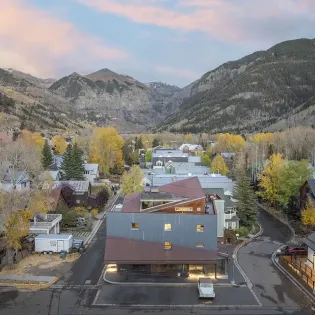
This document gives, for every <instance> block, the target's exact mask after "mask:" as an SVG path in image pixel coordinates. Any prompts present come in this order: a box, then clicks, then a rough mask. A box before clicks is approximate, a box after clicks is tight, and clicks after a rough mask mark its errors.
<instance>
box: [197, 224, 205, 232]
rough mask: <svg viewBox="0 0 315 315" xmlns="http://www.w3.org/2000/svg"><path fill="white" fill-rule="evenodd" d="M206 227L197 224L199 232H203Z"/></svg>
mask: <svg viewBox="0 0 315 315" xmlns="http://www.w3.org/2000/svg"><path fill="white" fill-rule="evenodd" d="M204 229H205V227H204V226H203V225H201V224H197V232H203V231H204Z"/></svg>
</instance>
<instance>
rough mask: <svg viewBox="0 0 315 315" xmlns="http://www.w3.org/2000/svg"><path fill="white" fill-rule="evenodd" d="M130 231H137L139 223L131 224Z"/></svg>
mask: <svg viewBox="0 0 315 315" xmlns="http://www.w3.org/2000/svg"><path fill="white" fill-rule="evenodd" d="M131 229H132V230H138V229H139V223H135V222H132V223H131Z"/></svg>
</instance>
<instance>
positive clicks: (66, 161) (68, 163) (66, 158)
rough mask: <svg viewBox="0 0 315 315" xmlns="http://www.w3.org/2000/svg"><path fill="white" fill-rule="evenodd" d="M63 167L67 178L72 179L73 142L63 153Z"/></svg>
mask: <svg viewBox="0 0 315 315" xmlns="http://www.w3.org/2000/svg"><path fill="white" fill-rule="evenodd" d="M61 169H62V170H63V171H64V173H65V177H66V179H71V176H72V145H71V144H69V145H68V146H67V149H66V152H65V153H64V155H63V161H62V164H61Z"/></svg>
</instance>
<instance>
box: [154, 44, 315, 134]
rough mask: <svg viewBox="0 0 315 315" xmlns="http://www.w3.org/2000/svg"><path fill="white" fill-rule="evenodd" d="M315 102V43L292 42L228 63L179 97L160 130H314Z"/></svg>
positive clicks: (175, 98) (188, 87) (201, 79)
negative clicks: (308, 126) (298, 127)
mask: <svg viewBox="0 0 315 315" xmlns="http://www.w3.org/2000/svg"><path fill="white" fill-rule="evenodd" d="M314 97H315V41H314V40H309V39H300V40H293V41H287V42H283V43H280V44H278V45H275V46H274V47H272V48H270V49H269V50H267V51H258V52H255V53H253V54H251V55H248V56H246V57H244V58H242V59H240V60H237V61H232V62H227V63H225V64H223V65H221V66H220V67H218V68H216V69H214V70H212V71H209V72H207V73H206V74H204V75H203V76H202V77H201V78H200V79H199V80H197V81H195V82H193V83H192V84H190V85H189V86H187V87H186V88H184V89H182V90H180V91H178V92H176V93H175V94H174V95H173V97H172V100H173V102H175V103H176V104H177V105H176V106H178V107H179V109H178V111H177V112H175V113H174V114H172V115H171V116H170V117H169V118H168V119H167V120H166V121H164V122H163V124H160V125H159V126H158V127H157V128H156V129H157V130H159V131H161V130H167V129H168V130H171V131H181V132H202V131H208V132H219V131H231V132H252V131H260V130H266V129H269V128H273V129H279V128H280V129H282V128H286V127H288V126H290V125H292V124H293V123H294V124H304V123H307V124H314V116H315V108H314V109H313V107H314V105H315V103H314V99H315V98H314ZM305 110H307V113H306V112H305ZM280 122H281V124H279V123H280ZM277 125H278V127H277Z"/></svg>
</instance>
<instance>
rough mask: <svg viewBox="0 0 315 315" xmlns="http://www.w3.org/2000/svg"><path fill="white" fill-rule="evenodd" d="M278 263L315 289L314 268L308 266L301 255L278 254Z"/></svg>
mask: <svg viewBox="0 0 315 315" xmlns="http://www.w3.org/2000/svg"><path fill="white" fill-rule="evenodd" d="M279 262H280V264H281V265H282V266H283V267H285V268H286V269H287V270H288V271H290V272H291V273H292V272H293V273H294V274H295V275H296V276H297V277H298V278H300V279H301V280H303V281H304V282H305V284H307V285H308V286H309V287H310V288H311V289H312V290H313V291H314V290H315V270H314V269H312V268H311V267H310V266H308V265H307V264H306V262H305V258H304V257H303V258H302V257H301V256H280V258H279Z"/></svg>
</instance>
